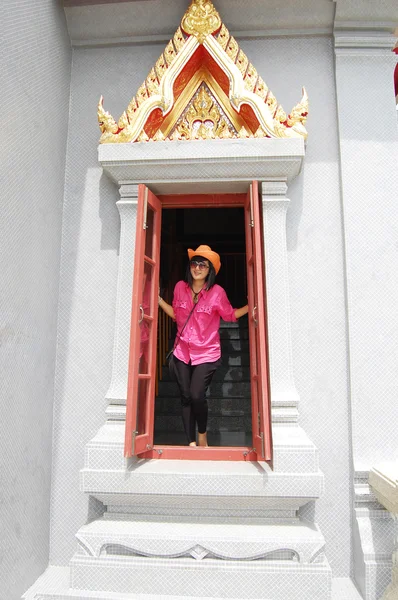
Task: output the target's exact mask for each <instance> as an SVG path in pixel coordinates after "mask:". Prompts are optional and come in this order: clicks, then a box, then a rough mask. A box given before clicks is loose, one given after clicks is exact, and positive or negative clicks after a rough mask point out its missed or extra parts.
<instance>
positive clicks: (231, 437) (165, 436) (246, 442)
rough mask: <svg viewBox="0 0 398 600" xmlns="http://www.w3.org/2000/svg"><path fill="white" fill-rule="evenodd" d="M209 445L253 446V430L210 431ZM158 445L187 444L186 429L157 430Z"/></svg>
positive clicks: (155, 441)
mask: <svg viewBox="0 0 398 600" xmlns="http://www.w3.org/2000/svg"><path fill="white" fill-rule="evenodd" d="M207 441H208V444H209V446H211V447H217V448H219V447H220V446H224V447H247V446H249V447H251V446H253V440H252V434H251V432H245V431H225V430H223V431H209V432H208V435H207ZM154 444H155V445H156V446H186V445H187V439H186V437H185V433H184V431H182V429H181V431H178V432H176V431H162V430H160V431H158V430H156V431H155V438H154Z"/></svg>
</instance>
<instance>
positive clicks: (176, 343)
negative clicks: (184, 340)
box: [166, 298, 200, 360]
mask: <svg viewBox="0 0 398 600" xmlns="http://www.w3.org/2000/svg"><path fill="white" fill-rule="evenodd" d="M199 302H200V298H199V300H198V301H197V303H196V304H194V305H193V307H192V309H191V312H190V313H189V315H188V317H187V320H186V321H185V323H184V325H183V327H182V329H181V332H180V333H178V332H177V336H178V341H177V342H174V346H173V347H172V349H171V350H170V352H169V353H168V354H167V356H166V360H167V359H168V358H169V356H171V354H173V352H174V350H175V349H176V348H177V346H178V344H179V342H180V339H181V336H182V334H183V333H184V329H185V327H186V326H187V324H188V321H189V319H190V318H191V316H192V313H193V311H194V310H195V308H196V307H197V305H198V304H199ZM177 336H176V338H177Z"/></svg>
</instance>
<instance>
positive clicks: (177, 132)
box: [98, 0, 308, 144]
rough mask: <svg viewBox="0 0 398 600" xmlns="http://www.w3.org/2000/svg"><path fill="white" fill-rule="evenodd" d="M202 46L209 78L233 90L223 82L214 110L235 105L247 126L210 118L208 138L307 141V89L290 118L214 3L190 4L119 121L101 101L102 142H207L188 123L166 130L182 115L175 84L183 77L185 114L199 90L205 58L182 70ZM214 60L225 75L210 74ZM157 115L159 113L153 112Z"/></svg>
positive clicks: (195, 0)
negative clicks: (197, 79)
mask: <svg viewBox="0 0 398 600" xmlns="http://www.w3.org/2000/svg"><path fill="white" fill-rule="evenodd" d="M186 36H188V37H186ZM199 46H203V48H204V49H205V51H206V52H205V53H204V56H205V57H207V59H205V62H206V61H207V60H208V61H210V63H211V66H209V67H208V70H209V77H210V79H211V80H212V81H214V82H215V83H217V84H218V85H219V87H220V88H223V84H222V81H223V80H224V79H225V80H226V81H227V82H229V90H227V89H225V88H226V85H228V83H227V84H225V82H224V89H223V95H224V96H225V100H224V99H223V98H220V95H219V97H217V94H216V97H214V98H213V100H214V105H217V103H218V104H219V106H220V108H221V111H224V113H228V111H230V110H231V106H232V108H233V109H235V110H236V112H238V113H240V116H241V119H243V121H244V125H243V126H241V127H240V128H239V129H235V130H234V129H233V128H231V127H230V128H228V127H227V128H226V127H225V124H224V125H223V126H222V127H221V126H215V122H214V119H212V120H213V129H212V131H211V132H210V131H209V132H204V126H203V127H202V129H203V132H204V133H206V135H208V137H215V138H225V137H234V138H244V137H246V138H249V137H250V138H251V137H255V138H259V137H260V138H261V137H269V138H302V139H306V138H307V131H306V129H305V127H304V124H305V122H306V119H307V115H308V96H307V93H306V91H305V89H304V88H303V90H302V98H301V100H300V102H298V103H297V104H296V106H294V107H293V109H292V111H291V112H290V113H289V114H288V113H286V112H285V111H284V109H283V107H282V106H281V105H280V104H278V102H277V100H276V98H275V96H274V95H273V93H272V92H271V90H270V89H269V88H268V86H267V85H266V83H265V82H264V81H263V80H262V78H261V77H260V76H259V75H258V73H257V70H256V69H255V67H254V65H253V64H252V63H251V62H250V61H249V59H248V57H247V56H246V54H245V53H244V52H243V50H242V48H240V46H239V44H238V43H237V41H236V40H235V38H234V37H233V36H232V35H231V34H230V32H229V31H228V29H227V28H226V27H225V25H224V24H223V23H222V21H221V18H220V16H219V14H218V12H217V11H216V9H215V8H214V6H213V4H212V2H211V0H192V2H191V4H190V6H189V8H188V10H187V11H186V13H185V15H184V16H183V18H182V21H181V26H180V27H179V28H178V29H177V32H176V33H175V35H174V37H173V38H172V39H171V40H170V41H169V43H168V44H167V46H166V49H165V51H164V52H163V53H162V54H161V56H160V57H159V59H158V61H157V62H156V64H155V65H154V67H153V68H152V69H151V71H150V73H149V75H148V77H147V78H146V80H145V81H144V83H143V84H142V85H141V87H140V88H139V90H138V92H137V94H136V96H134V97H133V99H132V100H131V101H130V104H129V106H128V107H127V109H126V111H125V112H124V113H123V114H122V115H121V117H120V118H119V120H118V121H117V122H116V121H115V119H114V118H113V117H112V115H111V114H109V113H108V112H107V111H106V110H105V109H104V107H103V98H102V96H101V98H100V101H99V103H98V122H99V126H100V129H101V133H102V135H101V139H100V143H101V144H109V143H113V144H114V143H128V142H136V141H138V142H148V141H149V140H153V141H156V142H161V141H165V140H166V139H167V140H171V141H177V140H180V139H184V140H186V139H197V138H198V137H199V138H203V137H204V135H199V136H198V135H196V128H195V127H189V124H188V126H187V124H186V123H185V125H184V126H183V127H182V129H181V127H180V124H179V123H177V128H176V129H175V128H174V129H173V131H172V132H171V133H170V131H169V133H170V136H169V137H167V135H168V134H167V133H166V132H165V130H164V120H165V117H166V115H168V114H169V113H170V112H171V111H173V116H174V117H175V119H174V122H176V121H177V119H179V118H180V116H181V112H179V113H178V114H177V109H176V108H175V105H174V102H175V98H174V84H175V83H176V80H177V77H178V76H179V75H181V77H182V78H183V81H182V80H181V77H180V78H179V80H178V81H179V84H178V85H179V87H180V90H179V91H180V96H179V98H178V102H179V104H180V105H181V104H182V105H183V106H182V109H183V111H186V108H187V106H188V103H189V102H190V101H191V100H192V95H193V94H194V93H196V91H197V90H196V89H194V90H192V89H191V88H192V85H190V84H191V82H192V80H193V79H194V77H195V75H196V74H197V72H198V71H200V69H201V62H202V61H203V55H202V56H201V58H199V65H198V66H197V67H196V70H195V72H194V73H193V74H192V72H189V71H188V72H186V71H183V69H184V67H185V65H187V63H188V61H190V60H191V59H194V56H196V54H195V52H196V50H197V49H198V47H199ZM210 57H211V58H210ZM197 58H198V57H196V59H197ZM211 59H213V60H211ZM213 61H215V62H216V64H217V65H218V67H219V68H220V69H221V71H218V70H217V69H216V74H214V73H212V71H213V65H214V63H213ZM185 79H186V81H185ZM198 83H199V85H200V84H201V82H198ZM181 86H183V87H182V89H181ZM210 87H211V84H210ZM221 96H222V95H221ZM177 97H178V95H177ZM181 100H182V101H183V102H181ZM243 107H244V110H243ZM155 110H157V113H154V111H155ZM179 110H181V106H180V108H179ZM193 112H195V111H193ZM169 120H170V119H169ZM195 120H197V119H196V118H195ZM203 132H202V133H203Z"/></svg>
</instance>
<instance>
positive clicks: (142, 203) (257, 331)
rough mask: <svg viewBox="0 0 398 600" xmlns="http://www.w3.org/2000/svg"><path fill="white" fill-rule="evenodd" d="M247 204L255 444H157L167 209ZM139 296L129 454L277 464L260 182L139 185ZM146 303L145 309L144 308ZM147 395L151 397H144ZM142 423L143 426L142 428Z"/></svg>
mask: <svg viewBox="0 0 398 600" xmlns="http://www.w3.org/2000/svg"><path fill="white" fill-rule="evenodd" d="M233 206H241V207H243V208H244V213H245V236H246V261H247V273H248V301H249V319H248V322H249V344H250V365H251V367H250V369H251V371H250V374H251V394H252V415H253V419H252V431H253V445H252V447H248V446H247V447H246V446H241V447H209V448H200V447H190V446H186V447H185V446H163V445H162V446H154V445H153V435H154V432H153V430H154V406H155V376H156V375H155V371H156V327H157V290H158V287H157V286H158V280H159V260H160V231H161V230H160V227H161V211H162V208H206V207H224V208H228V207H233ZM148 207H149V208H150V209H151V210H152V211H153V213H154V218H153V221H152V223H151V225H152V227H151V228H149V229H148V223H146V212H147V210H148ZM148 236H151V239H152V242H151V247H152V250H153V252H152V257H148V256H146V255H145V246H146V241H147V239H148ZM135 248H136V250H135V259H134V263H135V264H134V278H133V297H132V310H131V332H130V356H129V377H128V391H127V407H126V436H125V456H126V457H130V456H133V455H139V456H140V457H141V458H162V459H189V460H235V461H237V460H246V461H257V460H263V461H264V460H265V461H267V462H268V463H269V464H272V428H271V404H270V393H269V376H268V344H267V335H266V295H265V268H264V267H265V263H264V249H263V242H262V212H261V210H260V202H259V195H258V184H257V182H256V181H255V182H253V183H252V184H251V185H250V189H249V192H248V193H247V194H216V195H190V196H187V195H184V196H169V195H163V196H160V197H159V198H157V197H156V196H155V195H154V194H153V193H152V192H151V191H150V190H149V189H148V188H147V187H146V186H144V185H140V186H139V194H138V211H137V230H136V241H135ZM148 259H150V261H149V263H150V264H151V266H152V267H153V270H152V275H153V277H152V278H151V289H150V298H151V302H150V308H149V312H148V314H147V315H145V314H144V318H146V319H147V320H150V323H151V328H150V335H149V338H148V344H149V351H148V353H147V355H148V368H147V372H146V373H145V374H143V373H139V363H140V353H142V348H141V346H142V341H141V337H142V336H141V335H140V325H139V321H140V315H141V316H142V315H143V313H145V311H143V309H142V304H143V293H144V289H143V288H144V286H143V278H144V264H145V262H146V263H147V264H148ZM140 307H141V308H140ZM140 380H145V381H147V382H148V383H147V385H146V386H145V388H144V391H145V394H141V395H140V394H139V381H140ZM143 396H145V397H143ZM139 424H141V431H139Z"/></svg>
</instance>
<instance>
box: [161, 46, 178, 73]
mask: <svg viewBox="0 0 398 600" xmlns="http://www.w3.org/2000/svg"><path fill="white" fill-rule="evenodd" d="M164 56H165V59H166V61H167V66H168V67H169V66H170V65H171V64H172V63H173V61H174V59H175V57H176V56H177V52H176V51H175V48H174V44H173V42H172V40H170V41H169V43H168V44H167V46H166V50H165V51H164Z"/></svg>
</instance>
